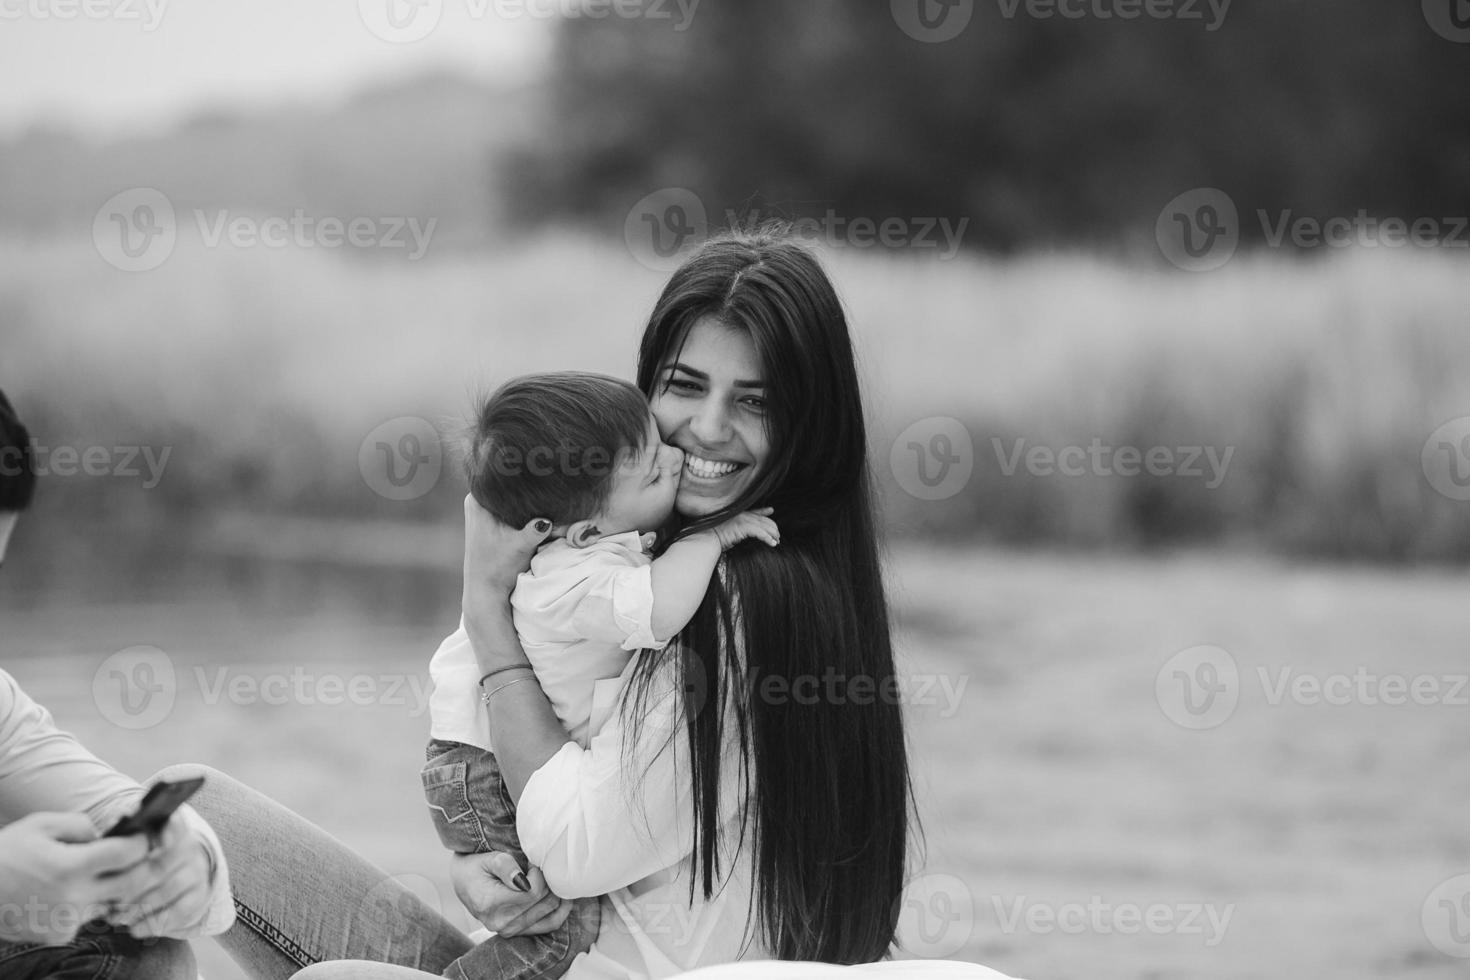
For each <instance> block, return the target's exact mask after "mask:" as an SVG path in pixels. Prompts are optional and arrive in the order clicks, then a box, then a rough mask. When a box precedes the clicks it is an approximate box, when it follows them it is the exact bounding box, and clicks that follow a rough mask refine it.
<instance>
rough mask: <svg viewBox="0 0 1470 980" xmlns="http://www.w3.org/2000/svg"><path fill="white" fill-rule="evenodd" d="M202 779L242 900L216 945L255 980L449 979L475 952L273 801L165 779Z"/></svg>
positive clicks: (206, 772) (232, 787)
mask: <svg viewBox="0 0 1470 980" xmlns="http://www.w3.org/2000/svg"><path fill="white" fill-rule="evenodd" d="M192 776H203V777H204V787H203V788H202V789H201V790H200V791H199V792H198V793H197V794H195V796H194V797H193V798H192V799H191V800H190V801H189V802H190V803H191V804H192V805H193V807H194V808H195V809H196V810H198V811H199V812H200V813H201V814H202V815H203V816H204V819H206V820H208V821H209V823H210V826H212V827H213V828H214V831H215V833H216V834H218V835H219V839H220V842H221V844H223V846H224V851H225V858H226V859H227V860H228V861H229V864H230V883H231V885H232V887H233V889H234V893H235V913H236V921H235V925H234V926H233V927H232V928H231V929H230V930H229V931H228V932H226V933H225V934H224V935H222V936H218V937H216V939H217V940H218V942H219V943H220V945H221V946H223V947H224V949H225V951H226V952H227V953H229V954H230V956H231V957H232V958H233V959H234V960H235V962H236V963H238V964H239V965H240V967H241V969H243V970H244V971H245V973H246V975H247V976H249V977H251V978H252V980H287V978H288V977H290V976H291V975H292V974H294V973H296V972H297V971H298V970H300V969H302V968H303V967H305V966H308V965H310V964H312V963H318V962H322V961H325V960H344V959H346V960H373V961H376V962H378V963H385V964H394V965H397V966H403V967H411V968H413V969H415V970H421V971H424V972H426V973H429V974H434V975H439V974H442V973H443V971H444V970H445V969H446V968H447V967H448V966H449V964H450V963H452V962H454V961H455V960H456V959H458V958H459V957H460V956H463V955H464V954H465V953H466V952H468V951H469V949H470V948H471V946H472V944H471V942H470V941H469V939H468V938H466V937H465V935H464V933H462V932H460V931H459V930H458V929H456V928H455V927H454V926H452V925H450V924H449V922H448V921H447V920H445V919H444V917H443V916H441V915H440V914H439V913H437V912H435V911H434V910H433V909H431V908H429V907H428V906H427V905H425V904H424V903H423V902H421V901H420V900H419V899H418V898H417V897H416V896H415V895H414V894H413V893H412V892H410V891H409V890H408V889H406V888H404V887H403V886H402V885H401V884H399V883H398V882H397V881H395V880H394V879H393V877H392V876H391V875H389V874H388V873H387V872H386V871H382V870H380V869H379V868H376V867H374V866H373V865H371V864H369V863H368V862H367V861H365V860H363V859H362V858H361V857H359V856H358V855H357V854H355V853H354V852H353V851H351V850H350V849H348V848H347V847H346V846H344V845H343V844H341V843H340V842H338V841H337V839H336V838H334V837H333V836H332V835H330V834H328V833H327V832H326V831H324V830H321V829H320V828H318V827H316V826H315V825H313V824H312V823H310V822H308V821H306V820H304V819H302V818H301V817H299V816H297V815H296V814H295V813H292V812H291V811H290V810H288V809H286V808H285V807H283V806H281V805H280V804H279V803H277V802H275V801H274V800H272V799H270V798H269V797H267V796H264V795H262V794H260V793H257V792H256V791H255V790H252V789H250V788H249V787H248V786H245V785H244V784H242V783H239V782H237V781H235V780H234V779H231V778H230V777H229V776H227V775H225V774H224V773H222V772H218V771H216V770H214V769H209V768H207V767H204V766H194V765H185V766H173V767H170V768H169V769H166V770H164V771H163V772H161V773H159V778H163V779H170V780H177V779H186V778H189V777H192ZM0 975H3V976H5V977H6V978H7V980H8V978H9V977H10V974H9V973H6V972H5V971H4V970H0ZM63 976H70V974H63ZM78 976H84V977H90V975H89V974H78ZM101 976H104V977H105V976H107V975H106V974H102V975H101Z"/></svg>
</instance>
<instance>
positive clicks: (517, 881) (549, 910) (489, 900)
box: [449, 851, 572, 936]
mask: <svg viewBox="0 0 1470 980" xmlns="http://www.w3.org/2000/svg"><path fill="white" fill-rule="evenodd" d="M449 877H450V879H451V880H452V881H453V882H454V893H455V894H456V895H458V896H459V900H460V902H461V903H462V904H463V905H464V907H465V908H466V909H467V910H468V911H469V913H470V915H472V916H474V917H475V919H476V920H477V921H479V922H480V924H481V925H483V926H484V927H485V928H487V929H490V930H491V931H493V932H495V933H498V934H499V935H502V936H539V935H541V934H542V933H547V932H551V931H552V930H554V929H557V928H559V927H560V926H561V924H562V923H563V922H565V921H567V916H569V915H571V914H572V903H571V902H570V901H568V900H566V899H561V898H557V897H556V896H555V895H553V894H552V893H551V889H549V888H547V887H546V878H545V877H544V876H543V875H542V874H541V869H540V868H532V869H531V870H530V872H529V873H526V872H523V871H521V866H520V865H519V864H518V863H516V859H515V857H514V856H513V855H510V854H507V853H505V852H504V851H495V852H492V853H489V854H456V855H454V857H453V858H451V864H450V869H449Z"/></svg>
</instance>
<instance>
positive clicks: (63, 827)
mask: <svg viewBox="0 0 1470 980" xmlns="http://www.w3.org/2000/svg"><path fill="white" fill-rule="evenodd" d="M147 854H148V842H147V841H146V840H144V839H143V838H141V837H110V838H102V839H99V838H98V835H97V828H95V827H93V826H92V821H91V820H88V819H87V818H86V816H84V815H83V814H80V813H33V814H31V815H29V816H26V817H22V818H21V819H19V820H17V821H15V822H14V823H12V824H10V825H9V826H7V827H4V828H0V940H5V941H6V942H17V943H42V944H44V945H60V944H64V943H68V942H71V940H72V939H74V938H75V937H76V934H77V930H79V929H80V928H81V927H82V926H83V925H85V924H86V923H87V922H90V921H91V920H92V919H96V918H100V917H102V916H103V915H104V914H105V913H106V911H107V909H108V908H110V907H116V906H117V905H118V904H120V903H125V902H126V901H127V900H128V898H129V897H130V896H129V890H130V888H131V887H132V882H131V881H130V880H129V878H128V869H131V868H135V867H137V866H138V865H139V863H140V862H142V861H144V860H145V859H146V857H147ZM120 872H121V873H120Z"/></svg>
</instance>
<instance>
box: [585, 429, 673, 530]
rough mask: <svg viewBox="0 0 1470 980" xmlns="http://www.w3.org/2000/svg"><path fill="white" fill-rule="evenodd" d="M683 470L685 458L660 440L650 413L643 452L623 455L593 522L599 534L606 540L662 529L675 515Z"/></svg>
mask: <svg viewBox="0 0 1470 980" xmlns="http://www.w3.org/2000/svg"><path fill="white" fill-rule="evenodd" d="M683 468H684V454H683V453H682V452H680V451H679V450H677V449H675V448H674V447H673V446H668V445H665V444H664V442H663V440H662V439H660V438H659V435H658V423H657V422H656V421H655V420H654V417H653V413H652V412H650V413H649V415H648V433H647V435H645V436H644V442H643V448H642V449H641V450H640V451H637V452H628V453H624V454H623V458H622V460H621V464H620V465H619V466H618V469H617V472H616V473H614V474H613V484H612V490H611V492H609V494H608V497H607V503H606V505H604V506H603V508H602V512H601V513H600V514H598V515H597V517H596V518H594V521H595V523H596V524H597V530H598V531H599V532H601V535H603V536H606V535H609V534H622V533H623V532H625V531H655V530H657V529H659V528H661V527H663V526H664V524H665V523H666V522H667V521H668V519H669V517H670V516H671V515H672V514H673V513H674V498H675V497H676V496H678V493H679V474H680V472H681V471H682V470H683Z"/></svg>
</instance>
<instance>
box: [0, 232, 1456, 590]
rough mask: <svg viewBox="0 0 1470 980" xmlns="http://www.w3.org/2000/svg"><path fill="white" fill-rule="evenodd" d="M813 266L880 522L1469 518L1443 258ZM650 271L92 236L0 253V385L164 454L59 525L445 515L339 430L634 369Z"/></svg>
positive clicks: (75, 438) (30, 412)
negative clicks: (1165, 473)
mask: <svg viewBox="0 0 1470 980" xmlns="http://www.w3.org/2000/svg"><path fill="white" fill-rule="evenodd" d="M353 258H355V259H356V261H354V260H352V259H353ZM827 258H828V259H829V262H830V265H831V268H832V270H833V273H834V277H835V279H836V282H837V285H838V288H839V291H840V292H841V294H842V296H843V298H844V300H845V302H846V303H847V305H848V307H849V310H850V312H851V315H852V320H853V322H854V325H855V329H856V330H857V332H858V334H859V339H860V348H861V354H862V357H863V362H864V370H865V373H866V375H867V381H868V386H869V394H870V398H869V402H870V406H871V412H872V416H873V427H874V432H875V439H874V448H875V459H876V460H877V462H878V468H879V472H880V477H881V478H882V479H883V481H884V485H885V488H886V490H887V500H886V513H887V514H888V517H889V519H890V524H891V527H892V528H893V530H894V531H895V532H897V533H899V534H903V535H908V534H925V535H930V536H941V537H944V538H947V539H961V540H966V539H974V540H991V541H1002V542H1017V543H1021V542H1035V541H1052V542H1057V543H1060V544H1064V545H1069V546H1082V547H1089V546H1097V545H1107V546H1121V547H1124V548H1135V547H1143V546H1150V545H1161V544H1162V545H1170V544H1177V543H1185V544H1188V543H1200V542H1217V543H1223V544H1226V545H1228V546H1230V547H1232V548H1234V547H1247V548H1260V547H1264V548H1267V549H1271V550H1278V551H1284V552H1290V553H1307V554H1315V555H1325V556H1338V557H1368V558H1372V559H1377V560H1388V561H1399V560H1410V559H1436V560H1452V561H1463V560H1464V559H1465V558H1466V557H1467V556H1470V510H1467V509H1466V508H1465V507H1464V506H1463V505H1462V504H1459V503H1456V502H1454V501H1451V500H1448V499H1446V498H1445V497H1442V496H1440V495H1439V494H1437V493H1435V492H1434V490H1433V489H1432V488H1431V487H1430V485H1429V483H1428V482H1427V481H1426V479H1425V477H1424V474H1423V472H1422V470H1421V463H1420V453H1421V450H1422V449H1423V447H1424V444H1425V441H1426V439H1427V437H1428V436H1429V434H1430V433H1431V432H1432V431H1434V429H1435V428H1437V427H1438V426H1439V425H1440V424H1441V423H1443V422H1445V421H1447V420H1449V419H1452V418H1457V417H1460V416H1466V415H1470V394H1467V393H1470V332H1467V331H1466V330H1465V329H1464V327H1465V313H1464V311H1465V310H1466V309H1467V308H1470V276H1466V275H1465V265H1464V263H1463V262H1460V261H1455V260H1454V259H1452V258H1447V257H1445V256H1444V255H1442V254H1441V255H1425V254H1423V253H1419V254H1413V255H1409V254H1404V253H1403V252H1401V251H1387V250H1381V249H1380V250H1358V251H1349V252H1340V253H1338V254H1335V255H1331V256H1326V257H1322V258H1321V259H1319V260H1316V261H1306V260H1287V259H1283V258H1281V257H1279V256H1275V257H1270V256H1259V255H1249V254H1247V255H1242V256H1237V258H1236V259H1235V260H1234V261H1233V262H1232V263H1231V264H1229V265H1228V266H1226V267H1225V268H1224V269H1222V270H1220V271H1218V272H1215V273H1210V274H1204V275H1189V274H1186V273H1181V272H1178V271H1175V270H1172V269H1170V270H1168V271H1165V270H1163V269H1161V268H1159V266H1160V265H1161V264H1162V263H1161V262H1160V261H1159V260H1157V258H1156V257H1155V259H1154V260H1152V261H1146V260H1142V259H1140V260H1138V261H1131V262H1129V261H1123V260H1103V259H1099V258H1094V257H1087V256H1083V255H1068V254H1057V255H1051V256H1033V257H1029V258H1020V259H1015V260H995V259H984V258H977V257H973V256H962V257H960V258H958V259H956V260H954V261H951V262H939V261H935V260H933V258H932V257H931V258H929V259H924V258H922V257H903V256H892V255H889V256H879V255H873V254H865V253H861V252H856V251H853V250H847V251H838V252H836V253H833V254H830V255H828V256H827ZM664 279H665V276H664V274H662V273H656V272H652V271H650V270H648V269H645V268H643V267H642V266H640V265H638V264H637V263H636V262H635V261H633V259H632V258H631V257H630V255H629V254H628V252H627V251H626V250H625V249H623V248H622V247H621V246H620V245H619V244H615V243H611V242H606V241H602V240H598V239H592V238H588V237H584V236H582V235H580V234H572V233H556V232H546V233H543V234H539V235H537V236H535V237H531V238H528V239H526V240H523V241H518V242H514V243H503V246H502V247H501V248H500V249H499V250H496V251H489V252H473V253H470V252H452V251H451V252H431V253H430V255H429V256H428V257H427V258H426V259H424V260H423V261H421V262H418V263H408V262H403V261H386V260H385V261H374V260H372V259H371V258H364V257H361V256H356V257H348V258H347V259H344V257H342V256H340V255H334V254H325V253H322V252H320V251H316V252H312V251H299V250H284V251H283V250H269V249H256V250H237V249H231V248H228V247H224V248H217V249H213V250H211V249H206V248H203V247H202V246H201V245H200V244H199V243H198V241H195V240H191V239H190V238H189V237H188V236H181V238H180V242H179V246H178V249H177V250H176V251H175V253H174V254H173V255H172V257H171V258H169V260H168V261H167V262H166V263H165V264H164V265H163V266H162V267H161V268H159V269H157V270H155V271H153V272H148V273H142V274H127V273H123V272H119V271H116V270H114V269H112V268H110V267H109V266H107V265H106V264H105V263H103V262H102V261H101V259H100V258H99V257H98V255H97V254H96V252H95V251H94V250H93V249H92V248H91V246H90V243H81V244H63V243H57V242H52V243H51V244H46V243H45V242H39V241H36V242H25V243H21V242H12V243H10V244H8V245H0V323H3V324H4V331H5V338H4V345H3V349H0V380H3V383H4V384H5V386H6V387H7V388H8V389H9V390H11V391H12V393H14V394H15V395H16V396H17V400H18V402H19V404H20V406H21V408H22V410H23V412H24V414H25V415H26V416H27V417H28V418H30V419H31V420H32V421H33V422H34V427H35V428H36V430H37V436H38V437H39V438H41V439H42V441H45V442H49V443H51V444H64V443H72V444H77V445H81V446H89V445H97V444H102V445H115V444H123V443H127V444H137V443H142V444H146V445H150V446H154V447H165V446H166V447H171V448H172V457H171V460H170V463H169V470H168V472H167V475H166V477H165V479H164V480H163V482H162V483H161V484H160V486H159V487H158V488H157V489H156V490H151V491H147V492H146V493H145V492H142V491H139V490H138V488H137V487H136V486H135V485H134V484H133V483H128V482H126V481H121V480H114V481H108V485H107V486H106V487H105V491H103V490H102V489H101V488H98V487H96V486H95V485H92V486H89V485H88V481H86V480H81V479H72V480H70V481H66V480H52V481H51V482H52V484H53V485H61V484H65V485H61V486H58V487H57V489H55V490H51V491H48V492H50V493H53V494H66V495H67V499H68V501H69V508H68V513H69V514H70V515H72V516H73V517H74V516H75V515H76V514H77V513H78V512H79V511H81V510H85V511H88V512H91V513H98V512H101V513H105V514H107V515H108V516H109V517H110V518H112V519H121V518H122V517H123V516H129V515H130V516H132V517H134V518H136V519H137V520H139V521H141V522H143V523H144V524H145V525H150V526H157V524H158V523H159V522H160V521H161V522H162V523H164V524H165V525H166V526H167V527H168V528H169V531H170V533H177V532H178V531H179V530H180V529H181V528H184V527H186V526H188V523H189V518H191V517H197V518H200V519H203V520H206V521H208V520H212V519H213V515H217V514H218V513H219V512H221V511H222V510H244V511H249V512H257V513H258V512H266V513H272V514H296V515H317V516H334V517H340V516H357V517H370V518H389V519H393V520H404V521H425V520H427V521H436V520H441V519H444V518H445V517H446V515H447V516H449V517H451V518H452V516H453V514H454V511H455V507H454V500H455V498H456V496H457V495H458V493H460V490H459V487H460V485H461V484H460V483H459V482H458V481H457V480H454V479H445V480H441V481H440V485H439V486H438V487H436V488H435V491H434V493H432V494H430V495H428V496H427V497H425V498H423V499H421V500H418V501H414V502H410V503H393V502H389V501H386V500H383V499H380V498H378V497H376V496H374V495H373V493H372V492H371V491H370V490H369V489H368V488H367V487H366V486H365V484H364V482H363V480H362V478H361V476H360V475H359V472H358V468H357V453H358V449H359V446H360V445H361V443H362V441H363V439H364V437H365V436H366V435H367V434H368V433H369V432H370V431H371V430H372V429H373V428H374V427H376V426H377V425H379V424H380V423H381V422H383V421H384V420H386V419H390V418H395V417H398V416H405V415H418V416H423V417H425V418H428V419H431V420H433V421H434V422H435V423H436V424H438V425H440V426H441V428H442V430H443V432H444V433H445V434H446V437H449V436H452V434H453V433H454V431H455V430H456V429H457V427H458V426H459V424H460V420H462V419H463V418H464V417H465V415H466V413H467V412H468V411H469V407H470V404H471V401H472V395H473V393H474V392H475V391H477V390H483V389H485V388H487V387H489V386H492V385H493V384H495V383H496V382H498V381H499V380H502V379H504V378H505V377H508V376H510V375H513V374H516V373H519V372H524V371H527V370H545V369H552V368H586V369H596V370H603V371H608V372H612V373H617V374H622V375H625V376H626V375H630V374H631V373H632V371H633V367H634V365H633V356H634V350H635V346H636V340H637V337H638V335H639V333H640V331H641V328H642V325H643V322H644V318H645V317H646V315H647V312H648V310H649V309H650V308H651V305H652V303H653V300H654V298H655V296H656V294H657V291H658V289H659V288H660V287H661V285H662V283H663V281H664ZM930 416H952V417H956V418H958V419H960V420H962V421H963V422H964V423H965V424H966V425H967V427H968V429H969V431H970V435H971V438H972V441H973V444H974V451H975V460H976V463H975V475H974V477H973V478H972V480H971V482H970V485H969V486H968V488H967V489H966V490H965V492H964V493H961V494H960V495H958V496H955V497H953V498H951V499H949V500H945V501H941V502H937V503H929V502H924V501H919V500H915V499H913V498H911V497H909V496H908V495H906V494H905V493H903V492H902V491H901V490H900V489H899V488H898V486H897V485H896V483H895V482H894V480H893V479H892V474H891V473H890V472H888V469H887V466H886V462H887V460H888V456H889V453H888V450H889V447H890V445H891V441H892V439H893V437H894V435H895V434H897V433H899V432H901V431H902V430H904V429H905V428H907V427H908V425H910V424H911V423H913V422H915V421H918V420H920V419H924V418H926V417H930ZM1018 439H1024V440H1025V445H1026V446H1027V447H1032V446H1037V445H1042V446H1048V447H1051V448H1052V449H1058V448H1061V447H1064V446H1068V445H1077V446H1087V445H1089V443H1090V442H1091V441H1092V440H1094V439H1100V440H1101V441H1102V442H1103V443H1105V444H1107V445H1111V446H1134V447H1138V448H1139V449H1140V450H1142V451H1147V450H1148V449H1149V448H1150V447H1156V446H1158V447H1170V448H1175V447H1189V446H1196V447H1211V448H1214V449H1216V450H1218V451H1220V452H1224V451H1226V450H1231V449H1233V451H1234V455H1233V457H1232V459H1231V463H1230V467H1229V470H1228V472H1227V474H1226V477H1225V479H1224V482H1223V483H1222V484H1221V485H1219V486H1218V487H1217V488H1214V489H1211V488H1208V487H1207V486H1206V485H1205V482H1206V481H1204V480H1203V479H1199V478H1185V477H1179V476H1170V477H1147V476H1143V477H1136V478H1122V477H1117V476H1096V475H1089V476H1083V477H1068V476H1061V475H1051V476H1028V475H1027V473H1026V471H1025V469H1024V468H1023V469H1021V470H1019V471H1017V472H1015V473H1014V474H1013V475H1009V476H1008V475H1006V474H1005V473H1004V472H1003V469H1002V466H1001V465H1000V459H1001V456H1002V454H1003V452H1009V451H1010V449H1011V448H1012V447H1014V446H1015V445H1017V443H1016V440H1018ZM1446 465H1447V464H1446ZM135 482H136V481H135Z"/></svg>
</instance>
